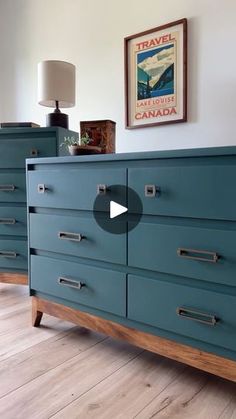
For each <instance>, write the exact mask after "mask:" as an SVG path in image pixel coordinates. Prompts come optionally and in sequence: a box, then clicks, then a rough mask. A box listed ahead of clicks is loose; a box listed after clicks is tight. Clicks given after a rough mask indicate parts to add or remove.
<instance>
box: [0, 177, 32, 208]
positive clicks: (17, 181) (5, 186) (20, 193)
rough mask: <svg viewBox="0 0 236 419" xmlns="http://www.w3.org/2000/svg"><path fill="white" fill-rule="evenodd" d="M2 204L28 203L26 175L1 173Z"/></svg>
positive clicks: (0, 200)
mask: <svg viewBox="0 0 236 419" xmlns="http://www.w3.org/2000/svg"><path fill="white" fill-rule="evenodd" d="M0 202H26V182H25V173H17V172H15V173H14V172H10V173H0Z"/></svg>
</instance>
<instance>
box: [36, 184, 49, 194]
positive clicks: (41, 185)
mask: <svg viewBox="0 0 236 419" xmlns="http://www.w3.org/2000/svg"><path fill="white" fill-rule="evenodd" d="M37 190H38V193H44V192H46V190H47V188H46V186H45V185H44V183H39V184H38V186H37Z"/></svg>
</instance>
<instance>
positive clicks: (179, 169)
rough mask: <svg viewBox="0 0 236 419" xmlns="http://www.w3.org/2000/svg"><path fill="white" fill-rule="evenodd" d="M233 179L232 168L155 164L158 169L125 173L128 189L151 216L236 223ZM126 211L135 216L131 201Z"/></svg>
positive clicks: (235, 198)
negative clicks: (138, 198) (132, 191)
mask: <svg viewBox="0 0 236 419" xmlns="http://www.w3.org/2000/svg"><path fill="white" fill-rule="evenodd" d="M213 163H214V160H213ZM235 178H236V165H235V164H233V165H225V166H223V165H219V166H217V165H212V164H210V163H209V164H208V165H202V166H197V165H196V163H195V165H194V163H192V164H191V166H190V165H189V164H188V162H186V164H185V166H178V165H177V163H176V166H174V162H173V165H172V166H168V167H158V162H157V167H152V168H149V167H145V168H133V169H129V170H128V186H129V187H130V188H132V189H134V190H135V191H136V192H137V193H138V195H139V196H140V198H141V200H142V204H143V213H144V214H150V215H166V216H177V217H193V218H205V219H206V218H208V219H218V220H236V188H235ZM154 187H155V188H154ZM155 189H156V192H155ZM153 191H154V192H153ZM229 202H230V205H229ZM129 210H130V212H136V208H135V206H134V205H133V203H132V200H131V199H129Z"/></svg>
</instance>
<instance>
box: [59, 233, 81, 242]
mask: <svg viewBox="0 0 236 419" xmlns="http://www.w3.org/2000/svg"><path fill="white" fill-rule="evenodd" d="M58 238H59V239H61V240H72V241H74V242H81V241H82V240H83V239H85V236H82V234H80V233H67V232H65V231H59V233H58Z"/></svg>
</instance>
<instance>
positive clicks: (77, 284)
mask: <svg viewBox="0 0 236 419" xmlns="http://www.w3.org/2000/svg"><path fill="white" fill-rule="evenodd" d="M57 282H58V284H59V285H63V286H65V287H70V288H75V289H77V290H81V289H82V288H83V287H85V286H86V284H84V283H83V282H81V281H74V279H69V278H65V277H63V276H60V277H59V278H58V280H57Z"/></svg>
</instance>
